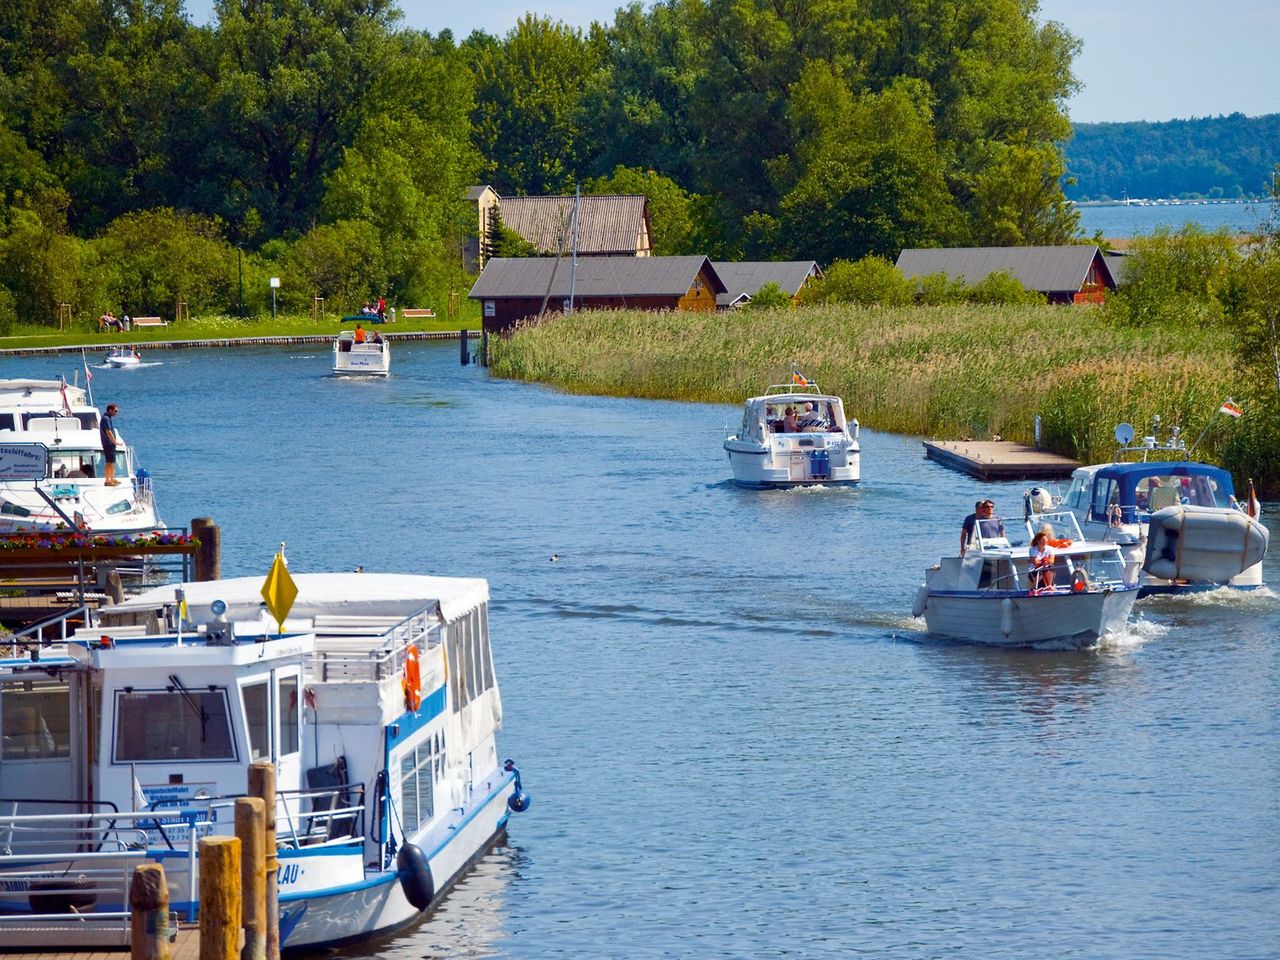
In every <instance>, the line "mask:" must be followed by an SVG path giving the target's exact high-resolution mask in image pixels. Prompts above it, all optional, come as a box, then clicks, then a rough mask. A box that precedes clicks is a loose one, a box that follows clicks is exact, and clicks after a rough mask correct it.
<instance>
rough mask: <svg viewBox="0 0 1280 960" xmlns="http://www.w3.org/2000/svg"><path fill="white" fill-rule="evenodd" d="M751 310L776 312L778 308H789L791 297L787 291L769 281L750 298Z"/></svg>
mask: <svg viewBox="0 0 1280 960" xmlns="http://www.w3.org/2000/svg"><path fill="white" fill-rule="evenodd" d="M750 306H751V309H752V310H776V309H777V308H779V307H789V306H791V297H790V296H788V294H787V291H785V290H783V289H782V288H781V287H780V286H778V285H777V284H776V283H774V282H773V281H772V280H770V281H769V282H768V283H766V284H765V285H764V286H763V287H761V288H760V289H759V290H757V291H756V292H755V293H754V294H752V296H751V305H750Z"/></svg>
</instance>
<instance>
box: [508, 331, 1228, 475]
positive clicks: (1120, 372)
mask: <svg viewBox="0 0 1280 960" xmlns="http://www.w3.org/2000/svg"><path fill="white" fill-rule="evenodd" d="M491 354H492V366H491V372H492V373H494V374H495V375H498V376H503V377H509V378H513V379H519V380H530V381H538V382H541V383H547V384H552V385H555V386H558V387H560V388H563V389H565V390H569V391H574V392H582V393H597V394H608V395H615V396H637V397H652V398H667V399H676V400H693V401H712V402H722V403H739V402H741V401H742V400H743V398H745V397H747V396H751V395H755V394H758V393H761V392H763V389H764V387H766V386H767V385H769V384H771V383H780V382H786V381H787V380H788V379H789V378H790V374H791V367H792V364H793V363H794V365H795V366H796V367H797V368H798V369H799V370H800V371H801V372H802V373H804V374H805V375H806V376H807V377H810V378H811V379H814V380H816V381H817V382H818V383H819V384H820V385H821V386H822V388H823V389H824V390H827V391H830V392H832V393H836V394H839V395H840V396H842V397H843V398H844V401H845V408H846V410H847V411H849V413H850V414H851V415H854V416H857V417H858V419H859V420H860V421H861V422H862V423H863V424H864V425H866V426H869V427H872V428H874V429H877V430H887V431H892V432H895V433H906V434H918V435H928V436H938V437H946V438H959V437H966V436H973V437H978V438H982V437H989V436H991V435H993V434H1000V435H1002V436H1004V437H1005V438H1006V439H1009V440H1019V441H1023V442H1030V441H1031V440H1032V439H1033V437H1034V426H1033V421H1034V417H1035V415H1036V414H1039V415H1040V416H1041V418H1042V421H1043V437H1044V440H1045V443H1046V445H1047V446H1049V447H1050V448H1051V449H1053V450H1056V451H1058V452H1061V453H1064V454H1066V455H1068V456H1072V457H1075V458H1077V459H1080V460H1082V461H1084V462H1098V461H1101V460H1109V459H1110V458H1111V456H1112V454H1113V452H1114V447H1115V443H1114V441H1113V439H1112V430H1113V429H1114V427H1115V425H1116V424H1117V423H1118V422H1120V421H1122V420H1127V421H1129V422H1130V423H1132V424H1134V425H1135V427H1137V428H1138V430H1139V433H1140V434H1141V433H1142V432H1144V431H1145V429H1146V428H1147V427H1148V426H1149V424H1150V423H1151V418H1152V416H1153V415H1155V414H1159V415H1160V417H1161V420H1162V422H1163V423H1164V424H1166V425H1169V426H1172V425H1175V424H1178V425H1181V426H1182V428H1183V432H1184V434H1185V435H1187V436H1188V437H1190V438H1192V439H1194V437H1195V436H1196V435H1198V434H1199V432H1200V430H1201V429H1202V428H1203V427H1204V426H1205V425H1206V424H1207V423H1208V422H1209V420H1210V418H1211V417H1213V416H1214V413H1215V411H1216V410H1217V408H1218V405H1219V404H1220V403H1221V402H1222V401H1223V400H1224V399H1225V398H1226V397H1227V396H1229V395H1232V393H1233V390H1234V391H1235V392H1236V393H1237V394H1238V393H1239V392H1240V390H1239V382H1238V377H1237V374H1236V371H1235V368H1234V361H1233V358H1232V354H1231V344H1230V342H1229V337H1228V335H1227V334H1226V332H1225V331H1221V330H1217V329H1213V328H1205V327H1197V326H1194V325H1190V324H1188V325H1187V326H1186V328H1184V329H1169V328H1167V327H1162V328H1160V329H1150V330H1138V329H1129V328H1118V327H1116V326H1114V325H1112V324H1110V323H1108V322H1107V320H1106V318H1105V315H1104V314H1103V313H1102V312H1101V311H1099V310H1096V309H1092V308H1072V307H1050V306H1030V307H988V306H947V307H902V308H890V309H881V308H874V307H855V306H810V307H801V308H797V309H786V308H783V309H780V310H776V311H751V310H747V311H735V312H730V313H715V314H702V313H648V312H642V311H622V312H590V311H584V312H580V313H576V314H574V315H572V316H570V317H555V318H554V319H552V320H550V321H548V322H545V323H542V324H540V325H536V326H529V327H525V328H522V329H520V330H518V331H517V332H516V333H515V334H514V335H513V336H511V337H510V338H507V339H503V340H501V341H497V342H495V343H493V344H492V345H491ZM1222 419H1225V418H1219V420H1222ZM1229 430H1230V425H1229V424H1221V423H1219V424H1215V429H1214V430H1212V431H1210V434H1209V437H1208V438H1207V439H1206V441H1205V444H1204V445H1202V447H1200V448H1198V449H1197V456H1201V455H1203V456H1205V457H1206V458H1209V459H1212V458H1215V457H1220V456H1221V454H1222V453H1223V451H1224V450H1225V442H1224V441H1225V439H1226V435H1227V434H1228V432H1229ZM1228 466H1230V464H1228Z"/></svg>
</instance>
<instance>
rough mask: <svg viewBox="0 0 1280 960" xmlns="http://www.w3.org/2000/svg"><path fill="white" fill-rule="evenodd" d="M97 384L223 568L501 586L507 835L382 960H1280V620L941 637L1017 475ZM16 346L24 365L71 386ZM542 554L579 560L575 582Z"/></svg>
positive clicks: (1203, 602)
mask: <svg viewBox="0 0 1280 960" xmlns="http://www.w3.org/2000/svg"><path fill="white" fill-rule="evenodd" d="M150 359H157V360H160V361H161V365H160V366H154V367H149V368H144V369H139V370H133V371H101V370H99V371H95V373H96V376H95V379H94V387H95V391H96V398H97V400H98V403H99V405H105V404H106V402H108V401H115V402H116V403H118V404H119V405H120V408H121V413H120V416H119V418H118V420H117V425H118V427H119V429H120V430H121V432H122V433H123V434H124V436H125V437H126V439H127V440H129V441H130V442H133V443H135V444H136V445H137V446H138V448H139V449H140V451H141V453H142V457H143V462H144V463H145V465H146V466H147V467H148V468H149V469H150V470H151V472H152V473H153V474H154V476H155V478H156V485H157V496H158V499H159V503H160V505H161V508H162V512H163V514H164V516H165V517H166V518H168V519H169V520H170V521H171V522H173V523H179V524H185V523H187V522H188V521H189V519H190V518H191V517H194V516H205V515H207V516H212V517H214V518H215V519H216V520H217V521H218V522H219V523H220V524H221V525H222V529H223V544H224V556H223V570H224V574H225V575H228V576H232V575H244V574H263V575H265V573H266V571H267V568H268V565H269V563H270V561H271V557H272V554H273V552H274V550H275V548H276V545H277V541H280V540H284V541H287V544H288V547H287V550H288V555H289V558H290V564H291V567H292V568H293V569H294V570H295V571H316V570H329V569H338V570H340V569H350V568H353V567H354V566H356V565H357V564H358V565H362V566H363V567H364V568H365V569H366V570H371V571H373V570H389V571H400V572H430V573H437V574H453V575H467V576H483V577H487V578H489V581H490V585H491V590H492V594H493V608H492V617H491V623H492V630H493V642H494V653H495V659H496V661H497V666H498V669H499V677H500V681H501V684H502V690H503V699H504V703H505V708H506V724H505V729H504V730H503V732H502V734H501V735H500V736H501V740H500V749H501V750H502V752H503V753H504V754H506V755H508V756H511V757H514V758H515V759H516V760H517V762H518V763H519V765H520V767H521V769H522V771H523V773H524V781H525V786H526V788H527V789H528V790H529V791H530V792H531V794H532V795H533V797H534V803H533V806H532V808H531V809H530V810H529V812H527V813H525V814H523V815H520V816H517V817H513V818H512V823H511V831H510V845H509V846H507V847H504V848H502V849H500V850H498V851H496V852H495V853H493V854H492V855H490V856H489V857H488V858H486V859H485V860H484V861H483V862H482V863H481V864H480V865H479V866H478V868H477V869H476V870H475V871H473V872H472V873H471V874H470V875H469V876H468V878H467V879H466V880H465V881H464V882H463V883H461V884H460V885H459V886H458V887H457V888H456V889H455V891H454V892H453V894H452V895H451V896H450V897H449V898H448V900H447V901H446V902H445V903H444V905H443V906H442V907H441V908H440V909H439V910H438V911H437V912H436V914H435V915H434V917H433V918H432V919H431V920H430V921H429V922H427V923H426V924H424V925H422V926H421V927H419V928H418V929H417V930H416V931H414V932H412V933H410V934H408V935H406V936H403V937H401V938H400V939H398V940H396V941H394V942H392V943H390V944H388V945H384V946H381V947H377V948H373V949H370V950H367V951H365V955H367V956H376V957H386V958H397V960H410V958H414V960H418V958H428V957H430V958H435V957H442V958H443V957H451V958H463V957H490V956H492V957H509V958H522V960H523V958H543V957H691V958H694V957H696V958H702V957H753V958H754V957H762V956H765V957H769V956H782V955H786V956H791V957H804V958H808V957H814V958H826V957H837V956H854V955H859V956H867V957H877V958H879V957H893V958H912V960H915V958H935V957H938V958H940V957H947V958H957V957H958V958H975V960H976V958H984V960H991V958H1010V960H1012V958H1019V960H1022V958H1033V957H1080V958H1086V957H1087V958H1125V960H1137V958H1148V957H1149V958H1160V960H1168V958H1188V960H1190V958H1196V960H1199V958H1215V960H1223V958H1263V957H1274V956H1276V955H1277V954H1280V736H1278V734H1280V655H1278V653H1277V644H1276V637H1277V632H1278V628H1280V598H1278V597H1277V596H1276V595H1275V594H1273V593H1270V592H1265V593H1261V594H1253V595H1247V596H1246V595H1230V596H1217V595H1209V596H1205V597H1201V598H1199V599H1194V600H1173V601H1171V600H1164V601H1155V602H1151V601H1143V603H1142V604H1141V605H1140V607H1139V609H1140V619H1139V622H1138V623H1137V624H1136V625H1135V626H1134V628H1133V631H1132V633H1131V634H1130V635H1129V636H1127V637H1125V638H1124V639H1123V640H1121V641H1118V642H1115V643H1112V644H1110V645H1108V646H1106V647H1104V648H1102V649H1100V650H1097V651H1093V652H1086V653H1076V652H1062V651H1058V652H1055V651H1042V650H1030V651H1014V652H1009V651H993V650H989V649H983V648H979V647H974V646H968V645H964V644H958V643H946V642H938V641H933V640H930V639H928V638H926V637H925V636H924V635H923V634H922V632H921V628H922V624H921V623H920V622H919V621H915V620H913V619H911V617H910V616H909V611H910V607H911V601H912V597H913V594H914V591H915V588H916V586H917V584H918V583H919V582H920V579H921V576H922V571H923V568H924V567H925V566H927V565H928V564H930V563H932V562H934V561H935V560H936V559H937V558H938V557H939V555H940V554H941V553H942V552H943V551H950V550H952V549H954V547H955V541H956V540H957V538H958V534H959V525H960V520H961V518H962V517H963V516H964V515H965V514H966V513H967V512H969V510H971V509H972V505H973V501H974V500H975V499H977V498H978V497H979V496H980V495H991V496H993V498H994V499H995V500H996V501H997V509H1007V510H1008V511H1010V512H1015V511H1016V510H1017V505H1018V502H1019V497H1020V493H1021V490H1022V487H1023V485H1021V484H993V485H980V484H978V483H977V482H975V481H972V480H970V479H968V478H965V477H963V476H960V475H958V474H955V473H951V472H949V471H946V470H944V469H942V468H940V467H937V466H935V465H932V464H929V463H926V462H925V461H924V460H923V459H922V457H921V448H920V444H919V440H918V438H912V437H900V436H893V435H888V434H881V433H875V432H872V431H864V433H863V474H864V477H865V482H864V484H863V485H862V486H861V487H859V488H857V489H855V490H839V491H837V490H828V491H801V492H774V493H759V492H750V491H742V490H738V489H736V488H734V487H733V486H732V485H730V484H729V483H728V482H727V477H728V475H729V474H728V465H727V463H726V461H725V459H724V455H723V453H722V451H721V449H720V442H721V439H722V436H723V428H724V425H725V424H726V423H734V422H736V420H737V419H738V412H737V411H736V410H735V409H733V408H731V407H723V406H708V405H694V404H684V403H664V402H650V401H634V400H621V399H600V398H595V397H584V396H569V395H565V394H561V393H557V392H554V391H551V390H547V389H544V388H541V387H536V386H527V385H523V384H515V383H507V382H502V381H497V380H490V379H488V377H487V375H486V374H485V372H484V371H482V370H479V369H477V368H475V367H466V368H462V367H459V365H458V362H457V348H456V345H446V344H414V345H409V344H404V345H397V346H396V348H395V359H394V374H393V376H392V377H391V378H389V379H388V380H387V381H385V382H376V381H365V380H360V381H341V380H336V379H333V378H331V377H328V376H326V373H327V370H328V351H327V350H323V349H299V348H288V349H286V348H244V349H239V350H228V351H175V352H164V353H159V352H157V353H156V354H154V355H152V357H151V358H150ZM72 369H73V366H72V361H71V360H70V358H66V357H64V358H39V359H32V358H22V359H19V358H3V359H0V376H4V377H15V376H52V375H56V374H58V373H63V372H65V373H68V374H70V373H71V371H72ZM553 555H555V556H557V557H558V559H557V560H554V561H553V560H551V559H550V558H551V557H552V556H553Z"/></svg>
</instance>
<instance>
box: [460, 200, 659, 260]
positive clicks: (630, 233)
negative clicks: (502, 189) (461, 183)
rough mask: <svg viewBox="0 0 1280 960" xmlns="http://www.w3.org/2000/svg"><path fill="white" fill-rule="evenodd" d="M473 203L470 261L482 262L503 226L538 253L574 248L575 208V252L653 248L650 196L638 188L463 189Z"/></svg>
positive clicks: (640, 253) (627, 252) (609, 253)
mask: <svg viewBox="0 0 1280 960" xmlns="http://www.w3.org/2000/svg"><path fill="white" fill-rule="evenodd" d="M467 199H468V200H470V201H471V202H472V203H474V204H475V205H476V213H477V239H476V244H475V249H476V257H475V262H476V264H477V265H478V266H484V264H485V261H486V260H488V259H489V251H490V250H491V249H492V234H493V231H494V227H495V225H496V224H497V222H498V221H499V220H501V222H502V226H503V227H504V228H506V229H507V230H510V231H512V232H513V233H515V234H517V235H518V236H520V237H523V238H524V239H525V240H526V241H528V243H530V244H531V245H532V246H533V248H534V250H535V251H536V252H537V253H539V254H551V255H556V256H560V255H563V254H566V253H569V252H571V251H572V250H573V249H574V246H575V245H574V236H573V233H574V229H573V227H574V224H573V214H574V207H575V205H576V207H577V212H578V225H577V233H578V237H577V245H576V246H577V251H578V256H579V257H648V256H652V254H653V241H652V238H651V230H650V223H649V201H648V200H647V199H646V198H645V197H644V196H641V195H639V194H634V195H630V194H628V195H612V194H610V195H602V196H584V197H568V196H551V197H503V196H499V194H498V192H497V191H496V190H494V189H493V187H489V186H476V187H471V188H470V189H468V190H467Z"/></svg>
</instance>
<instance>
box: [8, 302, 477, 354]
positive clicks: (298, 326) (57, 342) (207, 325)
mask: <svg viewBox="0 0 1280 960" xmlns="http://www.w3.org/2000/svg"><path fill="white" fill-rule="evenodd" d="M339 319H340V318H338V317H336V316H329V317H325V318H323V319H322V320H321V321H319V322H315V321H313V320H312V319H311V316H310V315H309V314H308V315H305V316H285V315H283V314H282V315H279V316H277V317H276V319H275V320H272V319H271V318H270V317H265V318H262V317H258V318H251V319H248V320H242V319H240V318H239V317H228V316H209V317H195V318H193V319H191V320H183V321H181V322H180V323H170V324H169V325H168V326H165V327H142V328H139V329H135V330H130V331H129V332H128V333H99V332H98V329H97V324H96V322H95V323H93V324H88V323H85V322H83V321H80V322H78V323H76V325H75V326H74V327H72V328H71V329H69V330H62V331H58V330H50V329H49V328H48V327H41V326H30V325H15V326H14V327H13V329H12V330H11V331H10V332H9V335H8V336H0V350H19V349H24V348H28V347H78V346H82V345H83V346H86V347H91V348H97V347H104V346H110V345H112V344H117V343H149V342H150V343H154V342H156V341H168V340H208V339H216V338H223V337H226V338H236V337H306V336H328V335H331V334H334V333H336V332H337V331H338V330H339V329H340V327H341V325H340V323H339ZM346 326H347V327H348V328H350V327H352V326H354V324H351V323H348V324H346ZM366 326H369V325H368V324H366ZM377 329H379V330H381V331H383V332H384V333H417V332H420V331H437V330H442V331H457V330H479V329H480V312H479V310H478V309H474V310H468V309H464V310H463V311H462V312H461V314H460V315H459V316H458V317H455V318H453V319H448V318H446V317H443V316H436V317H431V318H424V319H414V320H403V319H398V320H397V321H396V322H395V323H387V324H382V325H379V326H378V328H377Z"/></svg>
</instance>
